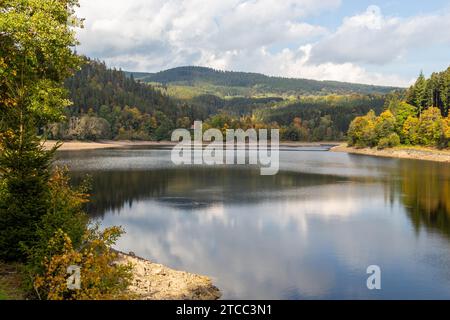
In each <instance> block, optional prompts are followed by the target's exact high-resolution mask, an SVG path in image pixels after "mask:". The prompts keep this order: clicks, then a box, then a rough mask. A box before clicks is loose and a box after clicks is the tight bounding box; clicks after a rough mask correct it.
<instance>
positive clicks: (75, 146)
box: [44, 140, 339, 151]
mask: <svg viewBox="0 0 450 320" xmlns="http://www.w3.org/2000/svg"><path fill="white" fill-rule="evenodd" d="M55 143H56V141H46V142H45V143H44V146H45V147H46V148H47V149H49V148H51V147H52V146H54V145H55ZM167 145H176V142H171V141H161V142H157V141H113V140H106V141H99V142H85V141H65V142H64V143H63V145H62V146H61V147H60V148H59V149H58V150H60V151H80V150H95V149H111V148H127V147H145V146H149V147H151V146H167ZM336 145H339V142H281V143H280V147H324V146H325V147H326V146H336Z"/></svg>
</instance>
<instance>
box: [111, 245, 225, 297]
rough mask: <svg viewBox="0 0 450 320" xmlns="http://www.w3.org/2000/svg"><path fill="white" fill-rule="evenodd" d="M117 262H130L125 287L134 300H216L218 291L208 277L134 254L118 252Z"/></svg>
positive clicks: (220, 295) (218, 294)
mask: <svg viewBox="0 0 450 320" xmlns="http://www.w3.org/2000/svg"><path fill="white" fill-rule="evenodd" d="M116 252H117V254H118V257H117V258H118V259H117V263H118V264H127V263H131V264H132V265H133V271H132V273H133V279H132V282H131V285H130V286H129V287H128V290H129V292H130V293H131V294H133V295H136V296H137V300H202V301H205V300H219V299H220V298H221V297H222V293H221V292H220V290H219V289H218V288H217V287H216V286H214V285H213V282H212V279H211V278H209V277H207V276H201V275H197V274H193V273H189V272H185V271H178V270H174V269H171V268H168V267H166V266H164V265H161V264H157V263H153V262H151V261H149V260H146V259H143V258H140V257H138V256H136V255H135V254H134V253H132V252H130V253H128V254H126V253H123V252H118V251H116Z"/></svg>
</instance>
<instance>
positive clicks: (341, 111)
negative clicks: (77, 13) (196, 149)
mask: <svg viewBox="0 0 450 320" xmlns="http://www.w3.org/2000/svg"><path fill="white" fill-rule="evenodd" d="M135 75H136V78H135ZM149 81H151V82H149ZM155 81H160V82H155ZM65 87H66V88H67V90H68V92H69V97H70V99H71V101H72V102H73V105H72V106H70V107H69V108H68V109H67V111H66V118H65V120H64V121H61V122H58V123H53V124H52V125H50V126H49V127H48V128H46V129H47V130H46V132H47V133H48V136H49V138H52V139H63V140H67V139H78V140H101V139H117V140H158V141H161V140H169V139H170V135H171V132H172V131H173V130H174V129H175V128H190V127H191V126H192V124H193V122H194V121H195V120H202V121H204V122H205V124H206V126H205V128H210V127H214V128H219V129H225V128H235V129H236V128H242V129H248V128H260V127H267V126H270V127H271V128H279V129H280V131H281V137H282V139H283V140H290V141H324V140H328V141H332V140H342V139H344V137H345V135H346V132H347V130H348V128H349V124H350V122H351V120H352V119H353V118H354V117H356V116H361V115H364V114H366V113H367V112H368V111H369V110H371V109H373V110H375V111H377V112H381V110H382V108H383V105H384V102H385V99H386V96H387V94H388V93H390V92H394V91H398V90H399V89H395V88H389V87H376V86H366V85H358V84H348V83H339V82H320V81H312V80H296V79H285V78H274V77H266V76H263V75H258V74H249V73H237V72H220V71H214V70H212V69H207V68H195V67H192V68H187V67H185V68H177V69H176V70H169V71H166V72H161V73H158V74H155V75H153V76H149V75H148V74H143V73H129V72H122V71H121V70H115V69H109V68H108V67H107V66H106V65H105V64H104V63H102V62H99V61H96V60H90V59H88V58H84V64H83V65H82V67H81V70H80V71H78V72H77V73H76V74H75V75H74V76H73V77H71V78H69V79H68V80H66V82H65ZM255 88H257V89H255ZM227 90H228V91H227Z"/></svg>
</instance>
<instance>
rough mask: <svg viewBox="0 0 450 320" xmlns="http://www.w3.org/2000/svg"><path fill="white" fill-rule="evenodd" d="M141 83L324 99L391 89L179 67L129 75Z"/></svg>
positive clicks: (386, 91) (382, 91)
mask: <svg viewBox="0 0 450 320" xmlns="http://www.w3.org/2000/svg"><path fill="white" fill-rule="evenodd" d="M128 74H129V75H133V76H134V77H135V78H136V79H138V80H141V81H143V82H156V83H161V84H164V85H169V84H173V85H184V86H193V87H196V86H202V85H205V84H208V85H213V86H219V87H232V88H233V87H237V88H239V87H240V88H253V89H255V91H256V92H258V93H266V92H271V93H277V94H284V95H304V94H309V95H324V94H330V93H334V94H350V93H363V94H371V93H380V94H386V93H389V92H391V91H393V90H395V89H398V88H393V87H385V86H373V85H365V84H355V83H346V82H337V81H316V80H307V79H294V78H282V77H269V76H266V75H263V74H259V73H248V72H232V71H219V70H215V69H211V68H205V67H195V66H190V67H178V68H173V69H169V70H165V71H161V72H158V73H154V74H144V73H133V72H131V73H128Z"/></svg>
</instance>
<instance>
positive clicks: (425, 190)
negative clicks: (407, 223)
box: [399, 161, 450, 237]
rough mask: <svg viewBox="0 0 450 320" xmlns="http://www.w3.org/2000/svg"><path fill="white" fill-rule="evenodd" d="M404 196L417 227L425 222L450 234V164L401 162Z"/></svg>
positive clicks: (403, 199)
mask: <svg viewBox="0 0 450 320" xmlns="http://www.w3.org/2000/svg"><path fill="white" fill-rule="evenodd" d="M399 170H400V178H401V180H400V191H401V199H402V202H403V204H404V206H405V207H406V209H407V211H408V214H409V217H410V218H411V221H412V223H413V224H414V227H415V228H416V230H419V229H420V227H422V226H424V227H426V228H430V229H436V230H438V231H440V232H441V233H443V234H445V235H447V236H449V237H450V166H449V165H448V164H444V163H434V162H424V161H401V162H400V169H399Z"/></svg>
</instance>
